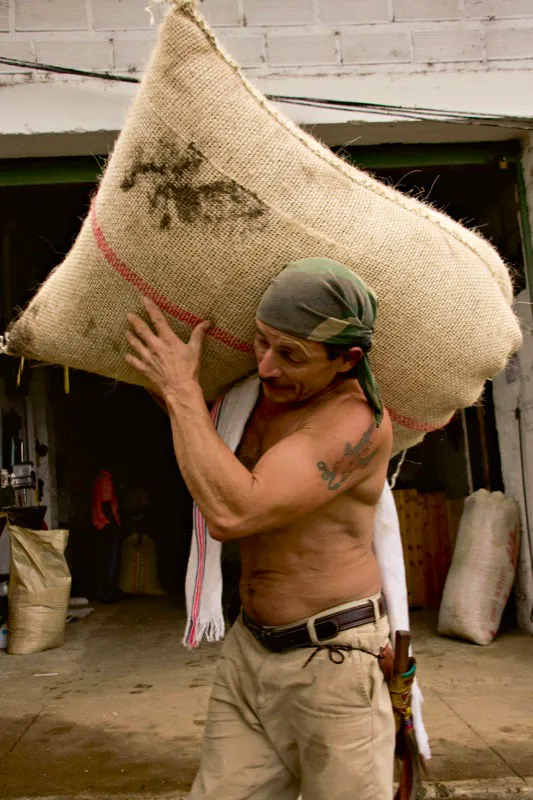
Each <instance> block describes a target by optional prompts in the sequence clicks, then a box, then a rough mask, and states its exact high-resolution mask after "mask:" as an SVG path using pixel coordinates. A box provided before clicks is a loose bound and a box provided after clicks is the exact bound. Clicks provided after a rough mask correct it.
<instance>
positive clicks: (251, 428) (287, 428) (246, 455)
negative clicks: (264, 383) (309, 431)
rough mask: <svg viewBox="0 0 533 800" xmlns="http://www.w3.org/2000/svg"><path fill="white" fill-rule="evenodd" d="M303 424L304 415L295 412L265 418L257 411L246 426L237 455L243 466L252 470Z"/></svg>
mask: <svg viewBox="0 0 533 800" xmlns="http://www.w3.org/2000/svg"><path fill="white" fill-rule="evenodd" d="M302 422H303V415H302V414H301V413H300V414H298V413H297V412H295V411H292V412H291V411H288V412H282V413H280V414H278V415H276V416H275V417H274V418H265V417H264V416H263V415H262V414H261V413H260V412H258V411H257V410H256V411H254V412H253V413H252V415H251V417H250V419H249V420H248V422H247V424H246V428H245V429H244V434H243V437H242V439H241V442H240V444H239V446H238V448H237V450H236V452H235V455H236V456H237V458H238V459H239V461H240V462H241V464H243V465H244V466H245V467H246V468H247V469H249V470H252V469H253V468H254V467H255V465H256V464H257V462H258V461H259V459H260V458H261V456H262V455H264V453H266V451H267V450H270V448H271V447H274V445H275V444H277V443H278V442H280V441H281V440H282V439H285V438H286V437H287V436H290V435H291V434H292V433H294V432H295V431H297V430H298V428H299V427H300V426H301V424H302Z"/></svg>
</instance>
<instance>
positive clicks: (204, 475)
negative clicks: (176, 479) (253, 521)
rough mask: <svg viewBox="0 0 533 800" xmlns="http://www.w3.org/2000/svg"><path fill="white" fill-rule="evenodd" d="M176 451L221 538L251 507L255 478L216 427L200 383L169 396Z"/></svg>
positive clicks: (195, 495) (188, 481)
mask: <svg viewBox="0 0 533 800" xmlns="http://www.w3.org/2000/svg"><path fill="white" fill-rule="evenodd" d="M167 407H168V412H169V416H170V422H171V426H172V438H173V442H174V452H175V454H176V458H177V460H178V464H179V467H180V470H181V473H182V475H183V478H184V480H185V482H186V484H187V486H188V488H189V491H190V492H191V494H192V496H193V498H194V500H195V501H196V503H197V505H198V507H199V509H200V511H201V512H202V514H203V516H204V518H205V520H206V522H207V524H208V526H209V528H210V530H211V532H212V533H213V534H215V535H216V537H217V538H219V533H220V532H221V531H224V530H226V529H227V528H230V527H231V525H232V523H233V521H235V520H238V519H240V518H241V517H242V516H243V515H244V514H246V510H247V508H248V507H249V504H250V502H251V493H252V488H253V483H254V479H253V477H252V475H251V474H250V472H249V471H248V470H247V469H246V467H244V466H243V465H242V464H241V463H240V462H239V461H238V459H237V458H236V457H235V456H234V454H233V453H232V452H231V450H230V449H229V448H228V447H227V445H226V444H225V443H224V442H223V441H222V439H221V438H220V436H219V435H218V433H217V432H216V430H215V427H214V425H213V422H212V420H211V418H210V416H209V412H208V410H207V406H206V404H205V401H204V398H203V395H202V391H201V389H200V386H199V384H197V383H191V384H188V385H187V386H186V387H185V388H184V389H183V390H182V391H180V392H179V393H177V394H176V396H175V397H173V398H172V399H169V400H167Z"/></svg>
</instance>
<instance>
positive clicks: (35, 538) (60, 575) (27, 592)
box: [7, 523, 72, 655]
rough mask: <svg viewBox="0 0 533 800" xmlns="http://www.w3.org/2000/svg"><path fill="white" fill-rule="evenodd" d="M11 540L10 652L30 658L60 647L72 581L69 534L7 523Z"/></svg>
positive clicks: (63, 634) (8, 643) (8, 640)
mask: <svg viewBox="0 0 533 800" xmlns="http://www.w3.org/2000/svg"><path fill="white" fill-rule="evenodd" d="M8 527H9V533H10V536H11V571H10V574H9V616H8V637H7V651H8V653H10V654H12V655H26V654H28V653H39V652H40V651H41V650H49V649H50V648H52V647H60V646H61V645H62V644H63V640H64V637H65V626H66V621H67V611H68V601H69V597H70V585H71V582H72V581H71V577H70V572H69V569H68V565H67V562H66V559H65V548H66V546H67V541H68V531H64V530H54V531H34V530H31V529H30V528H21V527H19V526H17V525H10V524H9V523H8Z"/></svg>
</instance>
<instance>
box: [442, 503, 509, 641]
mask: <svg viewBox="0 0 533 800" xmlns="http://www.w3.org/2000/svg"><path fill="white" fill-rule="evenodd" d="M519 551H520V511H519V508H518V504H517V503H516V501H515V500H514V499H512V498H510V497H506V496H505V495H504V494H503V492H488V491H487V490H486V489H479V490H478V491H477V492H474V494H472V495H470V497H467V498H466V500H465V509H464V512H463V516H462V517H461V524H460V526H459V532H458V534H457V542H456V545H455V550H454V554H453V560H452V565H451V567H450V571H449V572H448V577H447V578H446V585H445V587H444V592H443V595H442V601H441V604H440V609H439V623H438V632H439V633H440V634H441V635H444V636H457V637H459V638H460V639H467V640H468V641H470V642H475V643H476V644H490V643H491V642H492V640H493V639H494V637H495V636H496V634H497V632H498V629H499V627H500V622H501V618H502V614H503V610H504V608H505V605H506V603H507V600H508V599H509V595H510V594H511V589H512V588H513V583H514V577H515V572H516V563H517V560H518V553H519Z"/></svg>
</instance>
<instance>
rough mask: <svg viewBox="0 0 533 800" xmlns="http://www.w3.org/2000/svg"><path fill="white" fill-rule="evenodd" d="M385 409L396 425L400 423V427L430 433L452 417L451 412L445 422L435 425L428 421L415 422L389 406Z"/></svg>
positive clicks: (442, 426)
mask: <svg viewBox="0 0 533 800" xmlns="http://www.w3.org/2000/svg"><path fill="white" fill-rule="evenodd" d="M387 411H388V412H389V416H390V418H391V420H392V421H393V422H395V423H396V424H397V425H401V426H402V428H408V429H409V430H411V431H424V433H431V432H432V431H438V430H439V429H440V428H444V426H445V425H447V424H448V422H449V421H450V419H451V418H452V417H453V414H451V415H450V417H449V419H447V420H446V422H439V423H438V424H437V425H435V424H431V423H430V422H417V421H416V420H414V419H409V417H404V416H402V415H401V414H397V413H396V411H392V409H390V408H388V409H387Z"/></svg>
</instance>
